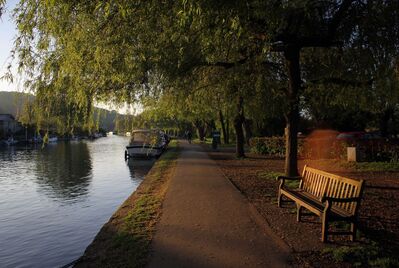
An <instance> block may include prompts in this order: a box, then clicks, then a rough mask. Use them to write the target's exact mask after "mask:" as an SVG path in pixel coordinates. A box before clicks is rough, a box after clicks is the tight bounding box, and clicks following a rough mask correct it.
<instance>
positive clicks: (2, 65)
mask: <svg viewBox="0 0 399 268" xmlns="http://www.w3.org/2000/svg"><path fill="white" fill-rule="evenodd" d="M18 2H19V0H7V1H6V6H5V12H4V14H3V15H2V17H1V19H0V77H2V76H3V75H4V74H5V72H6V69H7V65H8V63H9V61H10V51H11V50H12V48H13V44H14V40H15V36H16V34H17V29H16V25H15V23H14V21H13V20H12V18H11V14H12V11H13V9H14V8H15V7H16V5H17V3H18ZM13 74H14V83H13V84H10V83H8V82H7V81H5V80H1V79H0V91H24V88H22V85H21V83H19V82H18V76H17V75H16V71H15V70H14V73H13ZM95 106H98V107H101V108H105V109H108V110H113V109H116V110H117V111H118V112H119V113H127V112H128V110H129V107H128V106H127V105H124V106H122V107H121V108H116V107H114V106H113V105H106V104H103V103H97V104H96V105H95ZM130 111H131V112H133V113H135V114H136V113H140V112H141V111H142V107H141V105H139V104H135V105H133V106H132V107H130Z"/></svg>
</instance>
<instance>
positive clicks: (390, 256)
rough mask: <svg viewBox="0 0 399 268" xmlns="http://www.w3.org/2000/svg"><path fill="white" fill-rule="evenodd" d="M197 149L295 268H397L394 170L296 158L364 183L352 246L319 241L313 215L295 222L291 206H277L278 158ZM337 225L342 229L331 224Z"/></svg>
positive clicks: (397, 182) (344, 241) (398, 241)
mask: <svg viewBox="0 0 399 268" xmlns="http://www.w3.org/2000/svg"><path fill="white" fill-rule="evenodd" d="M203 148H205V150H207V151H208V154H209V155H210V156H211V157H212V159H214V160H215V161H216V163H217V164H218V165H219V167H220V168H221V170H222V172H223V174H224V175H225V176H226V177H227V178H228V179H229V180H230V181H231V182H232V183H233V184H234V185H235V186H236V187H237V188H238V189H239V190H240V191H241V192H242V193H243V195H244V196H245V197H246V198H247V200H248V201H249V202H250V203H251V204H252V205H254V206H255V207H256V209H257V210H258V212H259V213H260V214H261V215H262V216H263V218H264V219H265V220H266V221H267V222H268V223H269V225H270V227H271V228H272V229H273V231H274V232H275V233H276V234H277V235H278V236H279V237H281V238H282V239H283V240H284V241H285V242H286V243H287V244H288V245H289V246H290V247H291V249H292V251H293V253H294V254H293V255H294V257H295V261H294V264H295V266H296V267H353V266H362V267H398V266H399V262H398V259H397V256H396V252H397V250H398V249H399V225H398V222H399V215H398V213H397V205H398V204H399V198H398V195H397V193H398V190H399V180H398V177H399V172H397V171H390V172H387V170H386V168H385V167H384V168H383V170H367V169H365V168H363V167H362V168H359V167H357V168H355V167H352V166H348V165H343V164H342V163H339V162H336V161H329V160H319V161H312V160H307V161H305V160H301V161H299V169H302V168H303V165H304V164H308V165H310V166H312V167H316V168H319V169H322V170H326V171H329V172H332V173H337V174H341V175H343V176H347V177H350V178H358V179H365V180H366V188H365V191H364V196H363V200H362V204H361V209H360V218H359V220H360V232H359V237H358V238H359V239H358V241H357V242H355V243H352V242H350V241H349V239H347V238H342V237H341V238H339V237H333V238H332V239H331V238H330V241H331V242H330V243H326V244H323V243H321V242H320V237H321V223H320V221H319V219H318V218H317V217H314V216H307V217H304V220H303V222H301V223H297V222H296V208H295V205H293V204H292V205H289V206H288V205H287V206H286V207H284V208H278V207H277V199H276V198H277V189H278V182H276V181H275V177H276V176H277V175H281V174H283V172H284V159H280V158H270V157H264V156H260V155H255V154H251V153H248V154H247V156H248V157H247V158H245V159H237V158H236V157H235V154H234V148H232V147H231V148H220V150H218V151H213V150H211V148H210V147H209V146H207V145H203ZM335 227H338V228H340V227H342V226H335Z"/></svg>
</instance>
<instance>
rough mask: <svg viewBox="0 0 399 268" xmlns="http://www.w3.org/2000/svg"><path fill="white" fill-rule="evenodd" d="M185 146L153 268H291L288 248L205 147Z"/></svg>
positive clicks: (157, 237)
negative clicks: (263, 221) (225, 174)
mask: <svg viewBox="0 0 399 268" xmlns="http://www.w3.org/2000/svg"><path fill="white" fill-rule="evenodd" d="M180 146H181V147H182V151H181V154H180V157H179V158H178V160H177V166H176V170H175V173H174V176H173V177H172V178H171V181H170V184H169V188H168V191H167V193H166V196H165V200H164V203H163V206H162V216H161V219H160V222H159V223H158V224H157V226H156V232H155V235H154V238H153V241H152V245H151V255H150V261H149V264H148V266H149V267H288V257H289V250H288V248H287V247H286V246H285V245H284V244H283V243H282V242H281V241H279V239H278V238H276V237H275V235H274V234H273V233H272V232H271V231H270V229H269V228H268V227H267V226H262V224H259V216H256V212H254V211H253V210H251V208H250V205H249V204H248V202H247V200H246V199H245V198H244V197H243V196H242V195H241V193H240V192H239V191H238V190H237V189H236V188H235V187H234V186H233V184H232V183H231V182H230V181H229V180H228V179H227V178H225V177H224V176H223V174H222V173H221V170H220V169H219V167H218V166H217V165H216V163H215V161H213V160H212V159H210V158H209V157H208V155H207V153H206V152H204V151H203V149H202V148H201V147H200V146H199V145H191V144H188V143H186V142H185V141H182V142H180ZM251 211H252V212H251ZM256 218H258V219H256Z"/></svg>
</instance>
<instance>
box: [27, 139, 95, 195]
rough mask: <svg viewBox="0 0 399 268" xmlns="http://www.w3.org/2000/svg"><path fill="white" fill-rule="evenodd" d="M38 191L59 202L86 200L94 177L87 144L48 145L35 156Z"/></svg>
mask: <svg viewBox="0 0 399 268" xmlns="http://www.w3.org/2000/svg"><path fill="white" fill-rule="evenodd" d="M35 163H36V169H35V175H36V183H37V184H38V189H37V190H38V191H39V192H42V193H44V194H45V195H47V196H49V197H50V198H53V199H55V200H58V201H72V202H75V201H83V197H84V196H85V195H87V194H88V188H89V186H90V182H91V180H92V163H91V157H90V152H89V149H88V147H87V144H86V143H59V144H57V145H48V146H46V147H45V148H43V151H42V152H41V153H39V154H37V155H36V157H35Z"/></svg>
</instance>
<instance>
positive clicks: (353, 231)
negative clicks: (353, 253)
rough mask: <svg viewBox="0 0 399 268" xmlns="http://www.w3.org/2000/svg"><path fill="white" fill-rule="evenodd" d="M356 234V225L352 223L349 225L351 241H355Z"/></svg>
mask: <svg viewBox="0 0 399 268" xmlns="http://www.w3.org/2000/svg"><path fill="white" fill-rule="evenodd" d="M356 232H357V228H356V223H354V222H352V223H351V233H352V234H351V241H352V242H353V241H355V240H356Z"/></svg>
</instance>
